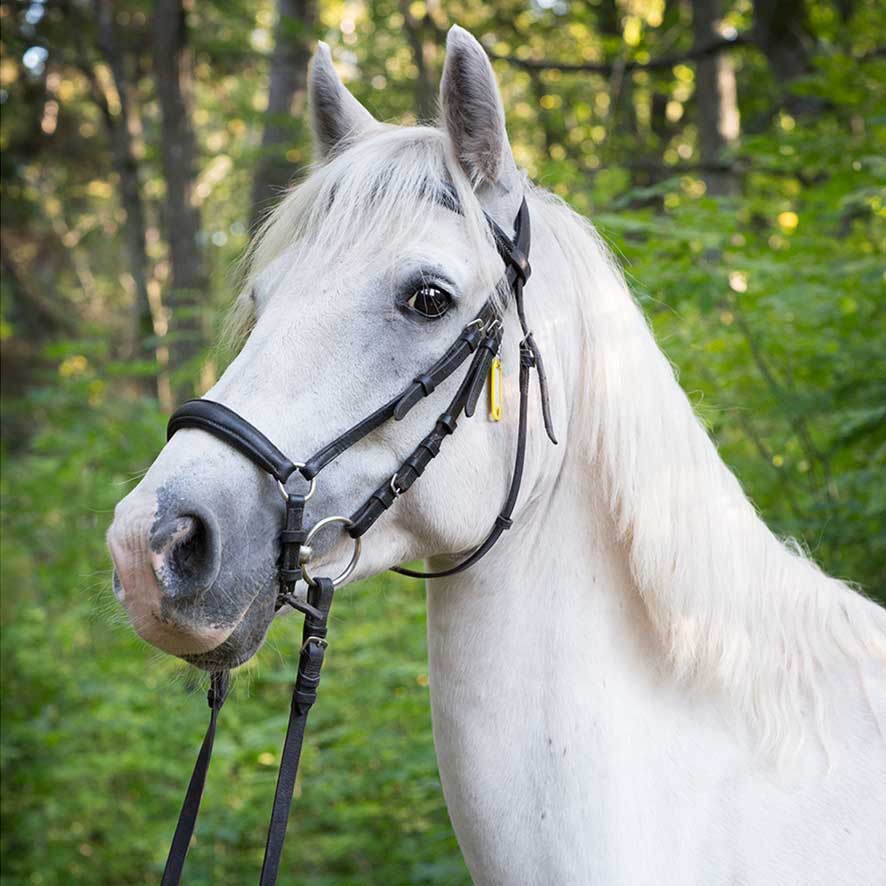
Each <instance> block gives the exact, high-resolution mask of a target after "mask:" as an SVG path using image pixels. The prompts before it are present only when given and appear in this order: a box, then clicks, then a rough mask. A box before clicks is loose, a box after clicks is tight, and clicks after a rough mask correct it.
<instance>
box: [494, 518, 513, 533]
mask: <svg viewBox="0 0 886 886" xmlns="http://www.w3.org/2000/svg"><path fill="white" fill-rule="evenodd" d="M495 525H496V526H498V527H499V529H502V530H504V529H510V528H511V527H512V526H513V525H514V521H513V520H512V519H511V518H510V517H505V515H504V514H499V515H498V516H497V517H496V518H495Z"/></svg>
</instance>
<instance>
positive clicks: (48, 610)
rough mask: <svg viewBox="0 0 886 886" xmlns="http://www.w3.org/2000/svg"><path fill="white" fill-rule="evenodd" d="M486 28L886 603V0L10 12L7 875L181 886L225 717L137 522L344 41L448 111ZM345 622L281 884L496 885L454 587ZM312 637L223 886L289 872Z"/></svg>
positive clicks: (748, 445)
mask: <svg viewBox="0 0 886 886" xmlns="http://www.w3.org/2000/svg"><path fill="white" fill-rule="evenodd" d="M453 22H457V23H459V24H461V25H463V26H465V27H467V28H468V29H470V30H471V31H473V33H474V34H475V35H476V36H477V37H478V38H480V39H481V40H482V41H483V43H484V45H485V46H486V47H487V48H488V51H489V53H490V55H491V56H492V57H493V58H494V59H495V60H496V61H495V62H494V64H495V68H496V71H497V73H498V76H499V78H500V81H501V84H502V89H503V93H504V96H505V104H506V107H507V109H508V122H509V127H510V132H511V138H512V142H513V146H514V150H515V154H516V157H517V160H518V162H519V163H520V164H521V165H522V166H523V167H525V168H526V169H527V170H528V171H529V173H530V175H531V176H532V177H533V178H534V179H535V180H536V181H538V182H541V183H542V184H544V185H545V186H547V187H549V188H551V189H553V190H554V191H556V192H557V193H558V194H561V195H562V196H564V197H566V198H567V199H568V200H569V201H570V202H571V203H572V204H573V205H574V206H575V207H576V208H577V209H579V210H580V211H581V212H583V213H585V214H587V215H589V216H590V217H591V218H592V219H593V220H594V222H595V223H596V224H597V225H598V227H599V228H600V230H601V231H602V233H603V234H604V236H605V237H606V238H607V239H608V240H609V242H610V243H611V244H612V246H613V248H614V249H615V251H616V252H617V253H618V254H619V256H620V257H621V259H622V261H623V262H624V264H625V266H626V270H627V274H628V277H629V280H630V282H631V285H632V287H633V289H634V291H635V292H636V294H637V297H638V298H639V299H640V301H641V303H642V304H643V307H644V309H645V311H646V313H647V315H648V316H649V318H650V321H651V322H652V323H653V325H654V327H655V330H656V333H657V335H658V338H659V341H660V342H661V344H662V346H663V347H664V349H665V351H666V352H667V354H668V355H669V357H670V358H671V360H672V361H673V362H674V364H675V365H676V366H677V367H679V370H680V374H681V380H682V383H683V385H684V387H685V389H686V390H687V391H688V392H689V395H690V397H691V398H692V400H693V402H694V403H695V405H696V407H697V408H698V409H699V411H700V412H701V414H702V415H703V417H704V419H705V421H706V422H707V423H708V425H709V427H710V429H711V432H712V434H713V435H714V437H715V438H716V440H717V441H718V444H719V446H720V449H721V451H722V453H723V456H724V457H725V459H726V460H727V461H728V462H729V464H730V465H731V466H733V468H734V469H735V470H736V472H737V473H738V476H739V477H740V478H741V481H742V483H743V484H744V485H745V488H746V489H747V490H748V491H749V493H750V495H751V497H752V498H753V500H754V501H755V502H756V504H757V506H758V507H759V508H760V510H761V512H762V513H763V515H764V516H765V518H766V519H767V521H768V522H769V524H770V525H771V526H772V527H773V528H774V529H775V530H776V531H777V532H779V533H781V534H783V535H790V536H793V537H795V538H797V539H798V540H799V541H800V542H801V543H802V544H803V545H805V546H806V547H807V548H808V549H809V550H810V551H811V552H812V554H813V555H814V556H815V557H816V558H817V559H818V560H819V562H821V563H822V565H823V566H824V567H825V568H826V569H827V570H828V571H829V572H831V573H833V574H836V575H838V576H841V577H844V578H847V579H851V580H853V581H856V582H858V583H859V584H860V585H861V586H862V587H863V588H865V589H866V591H867V592H868V593H869V594H871V595H872V596H875V597H877V596H879V599H881V600H883V592H884V589H886V581H884V578H886V575H884V573H886V531H884V516H886V479H884V469H886V285H884V254H886V159H884V158H886V96H884V91H886V90H884V80H886V34H884V24H886V21H884V9H883V6H882V4H881V3H879V2H876V0H588V2H578V0H495V2H486V3H481V2H476V0H458V2H445V3H444V2H442V0H411V2H410V0H276V2H272V0H227V2H206V0H204V2H199V3H198V2H196V0H156V2H154V3H149V2H139V0H67V2H65V0H55V2H39V0H34V2H2V3H0V28H2V31H0V39H2V61H0V75H2V81H0V103H2V130H0V132H2V326H0V330H2V331H0V334H2V370H3V397H2V407H3V444H2V447H3V448H2V456H3V475H2V495H3V524H2V529H3V537H2V542H3V549H2V557H3V573H2V581H3V588H2V589H3V596H2V627H3V645H2V676H3V742H2V778H3V801H2V811H3V834H2V850H3V882H4V883H9V884H13V883H31V884H57V883H90V884H123V883H154V882H156V881H157V880H158V878H159V872H160V870H161V868H162V863H163V860H164V857H165V852H166V848H167V846H168V841H169V838H170V835H171V833H172V828H173V824H174V821H175V817H176V815H177V812H178V806H179V803H180V800H181V796H182V793H183V790H184V787H185V784H186V782H187V778H188V775H189V772H190V767H191V763H192V760H193V756H194V754H195V753H196V748H197V746H198V743H199V738H200V736H201V735H202V731H203V728H204V722H205V717H206V707H205V702H204V701H203V695H202V692H201V691H200V690H199V686H198V684H199V678H197V677H196V676H195V675H193V674H189V673H188V672H187V671H186V670H185V669H184V668H183V667H181V666H179V665H178V664H176V663H175V662H173V661H172V660H168V659H166V658H165V657H163V656H160V655H158V654H156V653H154V652H153V651H151V650H150V649H148V648H147V647H146V646H144V645H143V644H141V643H140V642H139V641H138V640H137V639H136V638H135V637H134V635H133V634H132V632H131V630H130V629H129V628H128V626H127V625H126V624H125V623H124V621H123V619H122V616H121V615H120V613H119V612H118V609H117V604H116V602H115V601H114V599H113V596H112V594H111V589H110V570H109V563H108V557H107V555H106V552H105V548H104V543H103V534H104V531H105V529H106V527H107V524H108V523H109V521H110V518H111V511H112V508H113V505H114V503H115V502H116V501H117V500H118V499H119V498H120V497H121V496H122V495H123V494H124V493H125V492H126V491H127V490H128V489H129V488H131V486H132V485H133V483H134V482H135V480H136V478H137V477H138V475H139V472H140V471H142V470H143V469H144V468H145V467H146V466H147V465H148V464H149V463H150V461H151V459H152V458H153V456H154V454H155V453H156V451H157V450H158V449H159V448H160V446H161V445H162V442H163V437H164V423H165V415H166V414H167V413H168V411H169V409H170V407H171V406H172V404H173V403H175V402H176V401H178V400H180V399H182V398H184V397H186V396H189V395H193V394H194V392H195V391H197V392H199V391H201V390H205V388H206V387H207V386H208V385H209V384H210V383H211V381H212V379H213V378H214V377H215V376H216V375H217V373H218V372H219V370H220V367H221V366H222V365H223V363H224V360H225V359H226V357H225V355H224V354H222V353H220V352H219V351H218V350H217V349H214V348H213V344H212V343H213V340H214V337H215V334H216V330H217V327H218V325H219V322H220V319H221V318H222V317H223V315H224V311H225V307H226V306H227V305H228V304H229V303H230V301H231V298H232V296H233V293H234V291H235V289H236V271H235V269H236V262H237V259H238V257H239V256H241V255H242V253H243V250H244V248H245V246H246V244H247V240H248V236H249V231H250V229H251V227H252V226H253V225H254V223H255V219H256V218H257V217H258V216H260V214H261V212H262V211H263V210H264V209H265V208H266V207H267V206H268V204H269V201H272V200H273V198H274V195H275V194H277V193H278V192H279V191H280V189H281V188H283V187H284V186H285V185H286V183H287V182H288V181H289V180H290V179H291V178H292V177H293V176H296V175H298V173H299V171H300V170H302V169H303V168H304V167H305V164H306V163H307V162H308V161H309V157H310V145H309V140H308V133H307V132H306V126H305V122H304V85H305V74H306V64H307V61H308V58H309V55H310V52H311V49H312V47H313V45H314V42H315V41H316V40H317V39H318V38H319V39H324V40H326V41H328V42H329V43H330V44H331V45H332V49H333V55H334V57H335V59H336V62H337V64H338V65H339V68H340V71H341V73H342V75H343V77H344V79H345V80H346V82H347V83H348V84H349V86H350V87H351V89H352V90H353V91H354V93H355V94H356V95H357V96H358V98H360V99H361V101H363V102H364V103H365V104H366V105H367V107H369V108H370V109H371V110H372V111H373V113H374V114H375V115H376V116H377V117H379V118H381V119H388V120H393V121H399V122H403V123H411V122H414V121H416V120H429V119H431V118H433V116H434V112H435V102H436V95H437V81H438V77H439V74H440V69H441V65H442V61H443V45H444V40H445V33H446V29H447V27H448V26H449V25H450V24H451V23H453ZM334 618H335V622H336V623H335V625H334V631H335V643H334V646H333V648H332V650H331V654H330V656H329V661H328V665H327V668H328V670H327V674H326V679H325V680H324V691H323V696H324V697H323V700H322V704H320V705H318V706H317V709H316V711H315V712H314V714H313V715H312V724H311V728H310V730H309V737H308V743H307V753H306V759H305V761H304V766H303V773H302V777H303V779H304V782H303V783H304V785H305V792H304V795H303V796H301V797H300V798H299V799H298V801H297V804H296V810H295V813H294V816H293V821H292V823H291V828H290V831H291V834H290V837H291V839H290V842H289V843H288V845H287V848H286V856H285V863H284V870H285V871H286V872H287V873H286V874H285V875H284V876H283V877H282V878H281V880H282V882H287V883H294V882H299V883H306V884H315V886H320V884H323V886H327V884H329V886H332V884H346V883H347V884H350V883H358V882H359V883H376V884H391V883H422V884H431V883H433V884H443V883H467V882H468V877H467V873H466V871H465V869H464V866H463V863H462V861H461V858H460V855H459V852H458V848H457V845H456V843H455V840H454V837H453V835H452V832H451V829H450V826H449V823H448V820H447V817H446V812H445V808H444V805H443V800H442V795H441V792H440V785H439V782H438V777H437V774H436V767H435V762H434V756H433V747H432V741H431V735H430V721H429V707H428V692H427V682H428V681H427V675H426V663H425V639H424V600H423V594H422V589H421V586H420V585H419V584H418V583H416V582H410V581H407V580H405V579H399V578H396V577H382V578H379V579H376V580H374V581H372V582H369V583H367V584H364V585H362V586H359V587H356V588H354V589H353V590H352V591H350V592H349V593H348V594H347V595H346V596H345V597H344V598H343V599H342V600H341V601H340V602H339V604H338V606H337V608H336V613H335V616H334ZM299 633H300V631H298V630H296V628H295V622H294V621H288V622H283V623H282V624H281V623H278V624H277V625H275V627H274V629H273V630H272V634H271V639H270V642H269V643H268V645H267V647H266V649H265V651H264V652H263V653H262V654H261V655H260V656H259V657H258V659H257V661H256V662H253V663H251V664H250V665H248V666H247V667H245V668H244V669H243V670H242V671H241V673H240V675H239V677H238V680H237V684H236V686H235V689H234V695H235V696H236V697H235V698H234V700H233V703H230V704H229V705H227V706H226V708H225V710H224V713H223V716H222V721H223V725H222V729H221V734H220V737H219V740H218V743H217V755H216V759H215V761H214V764H213V771H212V773H211V774H210V778H209V782H208V786H207V802H206V804H205V810H204V814H203V816H202V818H201V820H200V823H199V825H198V830H197V843H196V846H195V848H194V849H193V851H192V854H191V858H190V860H189V866H188V871H187V879H188V882H189V883H192V884H208V883H239V882H244V881H250V882H251V881H253V880H254V878H255V876H256V872H257V870H258V865H259V864H260V858H261V853H262V848H263V843H264V836H265V827H266V822H267V816H268V813H269V809H270V802H271V797H272V794H273V786H274V781H275V777H276V769H277V764H278V761H279V748H280V745H281V742H282V737H283V732H284V728H285V719H286V714H287V710H288V698H289V683H290V680H291V677H292V673H293V662H294V660H295V655H296V650H297V644H298V636H297V635H298V634H299ZM391 650H396V653H395V654H391Z"/></svg>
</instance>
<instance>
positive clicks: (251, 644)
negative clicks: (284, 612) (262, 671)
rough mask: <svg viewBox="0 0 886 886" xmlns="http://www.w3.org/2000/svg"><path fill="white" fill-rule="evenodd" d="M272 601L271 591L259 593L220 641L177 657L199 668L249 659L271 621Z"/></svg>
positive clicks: (220, 668) (210, 668)
mask: <svg viewBox="0 0 886 886" xmlns="http://www.w3.org/2000/svg"><path fill="white" fill-rule="evenodd" d="M275 600H276V597H275V595H274V594H264V593H263V594H259V595H258V596H257V597H256V598H255V600H253V601H252V603H251V604H250V605H249V607H248V608H247V610H246V611H245V612H244V613H243V617H242V618H241V619H240V621H239V622H238V624H237V626H236V627H235V628H234V630H233V631H231V633H230V634H229V635H228V637H227V639H226V640H225V641H224V642H223V643H220V644H219V645H218V646H216V647H215V648H214V649H210V650H208V651H206V652H196V653H192V654H180V655H179V658H181V659H183V660H184V661H186V662H187V663H188V664H190V665H192V666H193V667H195V668H199V669H200V670H203V671H229V670H231V669H232V668H236V667H238V666H239V665H242V664H244V663H245V662H247V661H249V659H250V658H252V656H253V655H255V653H256V652H258V650H259V649H260V648H261V646H262V644H263V643H264V640H265V635H266V634H267V632H268V628H269V627H270V626H271V622H272V621H273V620H274V614H275V609H274V605H275Z"/></svg>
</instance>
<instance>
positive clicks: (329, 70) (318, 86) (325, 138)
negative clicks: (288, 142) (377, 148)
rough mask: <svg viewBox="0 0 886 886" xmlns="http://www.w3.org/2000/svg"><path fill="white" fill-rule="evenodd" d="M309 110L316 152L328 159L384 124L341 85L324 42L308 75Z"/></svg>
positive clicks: (320, 44) (315, 53)
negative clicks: (341, 148) (368, 131)
mask: <svg viewBox="0 0 886 886" xmlns="http://www.w3.org/2000/svg"><path fill="white" fill-rule="evenodd" d="M308 107H309V108H310V111H311V128H312V129H313V132H314V151H315V153H316V155H317V157H318V158H319V159H320V160H325V159H326V158H327V157H328V156H329V155H330V154H332V153H333V152H334V151H335V150H336V148H338V146H339V145H340V144H341V143H343V142H347V141H350V140H353V139H354V138H356V137H358V136H359V135H360V133H362V132H365V131H367V130H368V129H372V128H374V127H377V126H379V125H381V124H379V122H378V121H377V120H376V119H375V117H373V116H372V114H370V113H369V111H367V110H366V108H364V107H363V105H361V104H360V102H358V101H357V99H355V98H354V96H352V95H351V93H350V92H348V90H347V87H346V86H345V85H344V83H342V82H341V78H340V77H339V76H338V72H337V71H336V70H335V66H334V65H333V64H332V55H331V53H330V52H329V47H328V46H327V45H326V44H325V43H323V42H320V43H318V44H317V50H316V52H314V57H313V59H312V60H311V72H310V74H309V76H308Z"/></svg>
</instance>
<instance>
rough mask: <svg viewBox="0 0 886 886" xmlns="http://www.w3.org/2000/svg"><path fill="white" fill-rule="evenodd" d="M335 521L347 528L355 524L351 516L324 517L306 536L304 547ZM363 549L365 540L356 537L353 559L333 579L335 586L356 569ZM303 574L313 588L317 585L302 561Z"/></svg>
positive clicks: (306, 565)
mask: <svg viewBox="0 0 886 886" xmlns="http://www.w3.org/2000/svg"><path fill="white" fill-rule="evenodd" d="M333 523H341V524H342V525H343V526H344V527H345V529H347V528H348V526H351V525H352V524H353V521H352V520H351V518H350V517H324V518H323V519H322V520H320V521H319V522H318V523H315V524H314V525H313V526H312V527H311V529H310V531H309V532H308V534H307V535H306V536H305V540H304V542H302V544H303V546H304V547H308V546H309V545H310V544H311V541H312V540H313V538H314V536H315V535H316V534H317V533H318V532H319V531H320V530H321V529H325V528H326V527H327V526H331V525H332V524H333ZM362 549H363V540H362V539H360V538H355V539H354V553H353V554H352V555H351V561H350V562H349V563H348V565H347V566H345V568H344V571H343V572H342V573H341V575H338V576H336V577H335V578H334V579H332V584H333V585H334V586H335V587H338V586H339V585H340V584H341V583H342V582H343V581H345V579H347V578H348V577H349V576H350V574H351V573H352V572H353V571H354V567H355V566H356V565H357V561H358V560H359V559H360V551H361V550H362ZM301 574H302V578H303V579H304V580H305V581H306V582H307V583H308V584H309V585H310V586H311V587H312V588H313V587H316V585H317V582H316V581H315V580H314V577H313V576H312V575H311V574H310V573H309V572H308V564H307V563H302V565H301Z"/></svg>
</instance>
